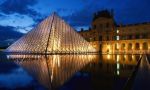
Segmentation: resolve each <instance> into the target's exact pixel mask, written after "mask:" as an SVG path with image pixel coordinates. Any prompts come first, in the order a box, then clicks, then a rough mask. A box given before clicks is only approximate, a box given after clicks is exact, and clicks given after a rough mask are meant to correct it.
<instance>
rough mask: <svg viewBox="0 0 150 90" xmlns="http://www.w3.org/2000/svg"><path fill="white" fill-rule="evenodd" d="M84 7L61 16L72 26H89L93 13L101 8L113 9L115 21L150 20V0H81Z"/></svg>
mask: <svg viewBox="0 0 150 90" xmlns="http://www.w3.org/2000/svg"><path fill="white" fill-rule="evenodd" d="M82 2H83V3H84V7H83V8H81V9H80V10H78V11H74V13H72V14H71V15H68V16H65V17H63V18H64V19H65V20H66V21H68V22H69V23H70V24H71V25H72V26H74V27H81V26H90V25H91V21H92V17H93V13H95V12H97V11H101V10H105V9H108V10H111V9H113V10H114V18H115V20H116V22H117V23H124V24H129V23H142V22H150V12H148V11H149V9H150V5H149V3H150V0H132V1H131V0H125V1H123V2H122V1H120V0H116V1H115V2H114V1H111V0H96V1H93V0H82Z"/></svg>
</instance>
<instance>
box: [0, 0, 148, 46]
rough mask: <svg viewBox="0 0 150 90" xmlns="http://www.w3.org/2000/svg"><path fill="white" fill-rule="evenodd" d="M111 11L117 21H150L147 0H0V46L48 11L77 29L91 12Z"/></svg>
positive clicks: (31, 25)
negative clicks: (55, 13) (56, 14)
mask: <svg viewBox="0 0 150 90" xmlns="http://www.w3.org/2000/svg"><path fill="white" fill-rule="evenodd" d="M106 9H108V10H111V9H113V10H114V17H115V21H116V23H117V24H119V23H122V24H132V23H143V22H150V11H149V10H150V0H0V46H1V44H4V43H6V42H12V41H14V40H16V39H18V38H19V37H21V36H22V35H23V34H24V33H27V32H28V31H30V30H31V29H32V28H33V27H34V26H36V25H37V24H38V23H39V22H40V21H41V20H43V19H44V18H46V17H47V16H49V15H50V14H51V13H52V12H54V11H55V12H57V13H58V15H59V16H61V17H62V18H63V19H65V21H67V22H68V23H69V24H70V25H71V26H73V27H74V28H76V29H77V30H80V28H81V27H82V28H88V27H89V26H90V23H91V20H92V17H93V13H94V12H96V11H100V10H106Z"/></svg>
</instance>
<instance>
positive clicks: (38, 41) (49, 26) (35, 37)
mask: <svg viewBox="0 0 150 90" xmlns="http://www.w3.org/2000/svg"><path fill="white" fill-rule="evenodd" d="M5 51H6V52H23V53H85V52H95V49H94V48H93V47H92V46H91V45H90V44H89V42H87V41H86V40H85V39H84V38H83V37H82V36H80V35H79V34H78V33H77V32H76V31H75V30H74V29H73V28H72V27H71V26H70V25H69V24H67V23H66V22H65V21H64V20H62V19H61V18H60V17H59V16H58V15H56V13H53V14H52V15H51V16H49V17H47V18H46V19H45V20H43V21H42V22H41V23H40V24H38V25H37V26H36V27H35V28H34V29H32V30H31V31H30V32H28V33H27V34H26V35H24V36H23V37H21V38H20V39H19V40H18V41H16V42H15V43H13V44H12V45H11V46H9V47H8V48H7V49H6V50H5Z"/></svg>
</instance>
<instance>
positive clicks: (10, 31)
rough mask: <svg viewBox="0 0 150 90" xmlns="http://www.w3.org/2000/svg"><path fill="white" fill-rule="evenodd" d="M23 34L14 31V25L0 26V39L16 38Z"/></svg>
mask: <svg viewBox="0 0 150 90" xmlns="http://www.w3.org/2000/svg"><path fill="white" fill-rule="evenodd" d="M22 35H23V34H22V33H20V32H17V31H16V28H15V27H12V26H0V41H5V40H7V39H18V38H20V37H21V36H22Z"/></svg>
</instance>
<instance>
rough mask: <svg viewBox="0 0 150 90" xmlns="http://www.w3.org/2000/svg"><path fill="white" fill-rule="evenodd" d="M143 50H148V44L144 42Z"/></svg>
mask: <svg viewBox="0 0 150 90" xmlns="http://www.w3.org/2000/svg"><path fill="white" fill-rule="evenodd" d="M143 50H148V44H147V43H146V42H144V43H143Z"/></svg>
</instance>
